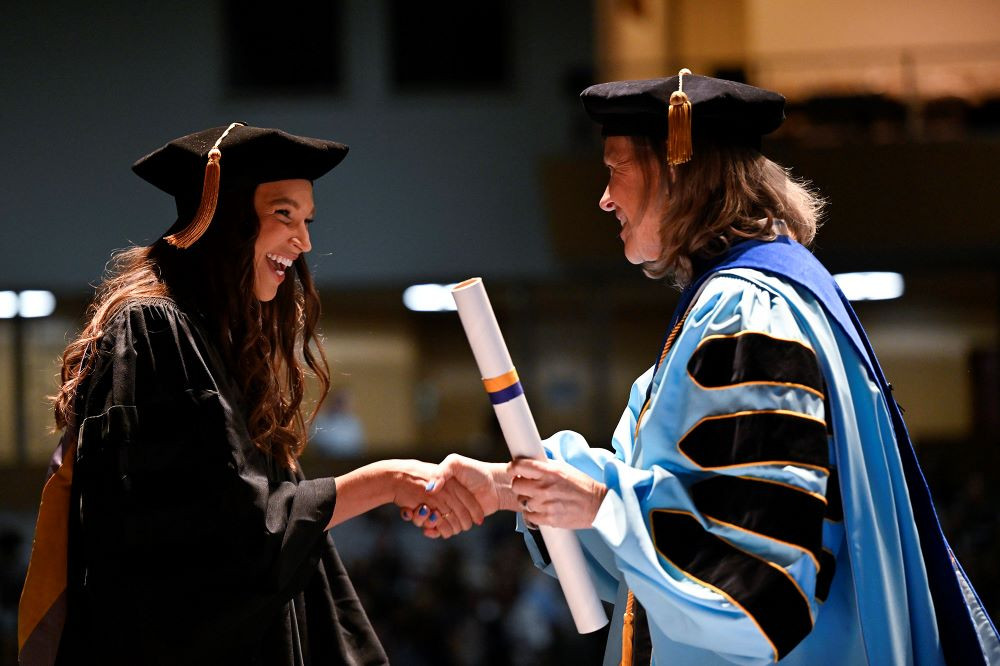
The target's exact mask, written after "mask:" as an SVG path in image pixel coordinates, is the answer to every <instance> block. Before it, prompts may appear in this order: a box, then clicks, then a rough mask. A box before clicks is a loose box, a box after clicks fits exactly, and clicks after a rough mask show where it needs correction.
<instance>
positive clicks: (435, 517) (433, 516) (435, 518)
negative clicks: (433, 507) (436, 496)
mask: <svg viewBox="0 0 1000 666" xmlns="http://www.w3.org/2000/svg"><path fill="white" fill-rule="evenodd" d="M437 519H438V515H437V511H435V512H434V513H432V514H431V517H430V518H428V520H429V521H431V522H432V523H436V522H437Z"/></svg>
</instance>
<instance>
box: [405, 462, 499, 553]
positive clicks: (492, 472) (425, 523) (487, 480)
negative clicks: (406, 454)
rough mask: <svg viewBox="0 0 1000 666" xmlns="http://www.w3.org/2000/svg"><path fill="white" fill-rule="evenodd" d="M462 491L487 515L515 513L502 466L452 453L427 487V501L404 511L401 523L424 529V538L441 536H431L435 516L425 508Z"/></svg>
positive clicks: (432, 534) (433, 531)
mask: <svg viewBox="0 0 1000 666" xmlns="http://www.w3.org/2000/svg"><path fill="white" fill-rule="evenodd" d="M458 489H461V490H458ZM462 491H465V492H467V493H469V494H471V496H472V497H473V498H474V499H475V501H476V503H477V504H478V506H479V507H481V508H482V511H483V513H484V514H485V515H487V516H488V515H491V514H493V513H496V512H497V511H500V510H506V511H516V510H517V498H516V497H515V496H514V493H513V491H511V475H510V473H509V472H508V469H507V464H506V463H487V462H482V461H480V460H475V459H474V458H467V457H465V456H461V455H458V454H457V453H452V454H451V455H449V456H448V457H447V458H445V459H444V460H443V461H441V464H440V465H438V466H437V473H436V475H435V476H434V478H432V479H431V482H430V483H429V484H428V486H427V492H428V494H429V495H430V496H431V498H432V499H431V500H430V502H427V503H425V504H421V505H420V506H418V507H416V508H415V509H410V508H404V509H403V510H402V511H400V515H401V517H402V518H403V520H408V521H410V522H412V523H413V524H414V525H416V526H417V527H422V528H424V534H426V535H427V536H430V537H435V536H444V535H443V534H440V535H439V534H436V533H435V531H436V530H435V529H434V521H433V520H431V519H432V518H434V515H435V514H434V511H433V510H431V509H430V508H429V507H430V506H436V505H438V504H439V502H440V500H439V499H438V498H440V497H447V496H448V495H449V493H456V492H457V493H459V494H460V495H461V494H462ZM479 522H481V521H479ZM477 524H479V523H478V522H477Z"/></svg>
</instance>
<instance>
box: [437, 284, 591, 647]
mask: <svg viewBox="0 0 1000 666" xmlns="http://www.w3.org/2000/svg"><path fill="white" fill-rule="evenodd" d="M452 296H454V298H455V304H456V305H457V306H458V316H459V318H461V320H462V327H463V328H464V329H465V335H466V337H468V338H469V345H470V346H471V347H472V354H473V356H475V357H476V364H477V365H478V366H479V372H480V374H482V376H483V381H484V382H487V385H488V386H489V383H488V382H489V380H491V379H494V378H502V377H505V376H506V377H507V380H506V381H504V380H502V379H501V380H500V383H499V384H496V383H495V384H494V385H495V386H501V385H504V384H511V386H510V388H509V389H507V392H506V394H504V391H496V392H494V391H493V390H492V389H489V390H490V399H491V401H492V402H493V410H494V411H495V412H496V415H497V420H498V421H499V422H500V428H501V430H503V436H504V439H506V440H507V448H509V449H510V453H511V456H513V457H514V458H515V459H517V458H537V459H538V460H545V458H546V456H545V450H544V449H543V448H542V438H541V437H540V436H539V435H538V427H537V426H536V425H535V420H534V418H532V416H531V409H529V408H528V401H527V400H526V399H525V397H524V393H523V392H522V391H521V389H520V383H519V382H517V375H516V374H515V373H514V364H513V362H512V361H511V358H510V352H508V351H507V345H506V343H504V340H503V334H502V333H501V332H500V326H499V325H498V324H497V319H496V315H494V314H493V307H492V306H491V305H490V299H489V296H487V295H486V289H485V288H484V287H483V281H482V279H480V278H471V279H469V280H466V281H465V282H462V283H460V284H458V285H456V286H455V287H454V288H452ZM500 400H503V402H500ZM539 529H540V530H541V532H542V538H543V539H544V540H545V547H546V548H547V549H548V551H549V557H550V558H551V559H552V564H553V566H555V569H556V574H557V575H558V577H559V584H560V585H561V586H562V591H563V595H565V597H566V603H567V604H569V609H570V612H571V613H572V615H573V621H574V622H575V623H576V629H577V631H579V632H580V633H581V634H586V633H590V632H592V631H597V630H598V629H600V628H601V627H603V626H604V625H606V624H607V623H608V617H607V615H606V614H605V612H604V607H603V606H602V605H601V600H600V599H599V598H598V596H597V591H596V590H595V589H594V583H593V581H591V579H590V574H589V573H588V572H587V564H586V562H585V561H584V559H583V551H582V550H581V549H580V542H579V541H578V540H577V538H576V535H575V534H573V532H572V530H566V529H561V528H558V527H549V526H546V525H542V526H540V528H539Z"/></svg>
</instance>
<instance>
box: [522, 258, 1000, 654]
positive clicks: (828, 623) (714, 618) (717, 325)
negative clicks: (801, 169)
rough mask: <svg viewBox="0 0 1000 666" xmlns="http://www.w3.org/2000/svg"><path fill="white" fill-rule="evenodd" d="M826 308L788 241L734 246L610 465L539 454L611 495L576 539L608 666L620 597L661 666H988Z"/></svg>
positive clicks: (966, 594)
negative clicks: (606, 610) (604, 620)
mask: <svg viewBox="0 0 1000 666" xmlns="http://www.w3.org/2000/svg"><path fill="white" fill-rule="evenodd" d="M760 269H764V270H760ZM831 294H832V295H831ZM837 297H839V294H838V292H837V290H836V288H835V287H834V286H833V281H832V278H830V277H829V274H828V273H826V271H825V269H822V267H821V266H819V264H818V262H816V261H815V259H813V258H812V256H811V255H810V254H809V253H808V252H807V251H806V250H805V249H804V248H802V247H801V246H799V245H798V244H795V243H794V242H791V241H789V240H787V239H781V240H780V241H778V242H775V243H761V242H756V241H751V242H748V243H744V244H741V245H739V246H737V247H736V248H734V250H733V251H731V253H730V254H729V255H728V256H727V257H724V258H723V259H722V260H721V261H720V262H719V263H718V265H717V266H716V267H715V268H714V270H711V271H707V272H706V274H705V276H703V278H702V279H700V280H698V281H696V282H695V284H693V285H692V287H691V288H689V290H688V291H687V292H686V293H685V294H684V296H683V297H682V303H681V305H680V306H679V308H678V310H679V313H678V316H680V312H682V311H688V305H689V304H691V306H690V310H689V314H688V317H687V319H686V321H685V323H684V325H683V328H682V329H681V331H680V334H679V335H678V336H677V339H676V340H675V342H674V344H673V346H672V349H671V351H670V353H669V354H668V355H667V356H666V358H665V359H664V360H663V362H662V363H659V364H657V365H656V366H654V367H653V368H651V369H650V370H649V371H647V372H646V373H644V374H643V375H642V376H641V377H639V378H638V379H637V380H636V382H635V384H633V387H632V391H631V393H630V396H629V401H628V407H627V408H626V410H625V413H624V415H623V416H622V419H621V422H620V423H619V426H618V428H617V429H616V430H615V434H614V437H613V445H614V449H615V450H614V452H613V453H612V452H610V451H607V450H604V449H592V448H590V447H589V446H588V445H587V443H586V442H585V441H584V440H583V438H582V437H581V436H580V435H578V434H576V433H572V432H562V433H558V434H556V435H555V436H553V437H552V438H550V439H549V440H547V441H546V442H545V445H546V450H547V452H548V453H549V455H550V456H552V457H553V458H558V459H562V460H565V461H566V462H568V463H570V464H571V465H573V466H575V467H577V468H578V469H580V470H582V471H583V472H585V473H587V474H589V475H590V476H592V477H593V478H595V479H597V480H599V481H601V482H603V483H605V484H606V485H607V486H608V491H609V492H608V495H607V497H606V498H605V501H604V503H603V504H602V506H601V508H600V510H599V512H598V514H597V517H596V518H595V520H594V523H593V528H592V529H590V530H581V531H579V532H578V535H579V538H580V541H581V543H582V544H583V546H584V549H585V553H586V555H587V558H588V561H589V562H590V564H591V569H592V574H593V577H594V579H595V582H596V584H597V587H598V590H599V592H600V593H601V595H602V597H603V598H605V600H607V601H611V602H615V604H616V608H615V612H614V617H613V619H612V631H611V637H610V638H609V643H608V651H607V654H606V658H605V663H607V664H617V663H618V660H619V659H620V652H621V637H620V635H621V625H622V611H623V609H624V598H625V594H626V592H627V590H628V589H631V590H633V592H634V593H635V595H636V598H637V599H638V601H639V602H641V604H642V605H643V607H644V608H645V610H646V613H647V617H648V620H649V632H650V638H651V640H652V655H653V663H656V664H713V663H739V664H758V663H770V662H773V661H775V660H777V659H779V658H780V659H781V663H783V664H785V663H787V664H822V663H837V664H856V663H857V664H864V663H870V664H911V663H912V664H943V663H945V658H946V656H947V659H948V661H949V662H951V663H994V660H995V661H996V662H997V663H1000V642H998V641H997V637H996V630H995V629H994V628H993V627H992V624H991V623H990V621H989V618H988V617H987V616H986V614H985V612H984V611H983V609H982V607H981V605H980V604H979V603H978V599H977V598H976V597H975V593H974V592H973V591H972V589H971V586H968V583H967V580H966V579H965V577H964V574H962V572H961V569H960V567H958V566H957V562H953V560H951V559H950V558H951V555H950V549H947V544H946V542H944V541H943V537H941V535H940V529H939V527H937V524H936V519H935V518H934V517H933V509H932V508H930V514H931V515H930V517H929V518H928V516H927V515H924V514H926V513H927V510H928V509H929V500H928V499H927V498H926V497H923V496H921V495H920V492H921V491H922V492H923V493H924V495H925V496H926V487H925V486H923V485H922V484H923V480H922V478H919V467H916V475H917V476H914V474H913V473H912V472H913V467H915V466H916V463H915V460H910V459H908V458H907V454H908V455H909V457H910V458H912V455H913V454H912V449H911V448H910V447H909V442H908V439H906V434H905V428H904V427H903V426H902V423H901V420H899V417H898V412H896V411H895V410H896V405H895V403H894V402H890V401H891V397H890V398H889V400H887V399H886V397H885V392H886V391H885V389H884V388H883V386H884V378H883V377H882V376H881V372H880V370H878V366H877V362H874V357H873V356H872V357H871V359H868V358H866V355H867V354H870V349H869V348H868V346H867V341H866V340H865V339H864V338H863V337H862V336H863V332H861V331H860V327H859V326H855V327H854V328H852V327H850V326H849V324H851V323H853V322H852V321H850V314H852V313H850V311H849V306H847V304H846V301H843V300H842V299H841V303H840V305H839V306H838V305H837V303H832V304H831V301H832V299H833V298H837ZM692 303H693V304H692ZM838 308H839V310H838ZM845 314H846V315H847V316H846V317H845ZM845 319H847V321H846V322H845ZM741 344H742V345H745V348H743V349H742V350H740V347H739V345H741ZM734 350H735V351H734ZM759 357H763V358H764V359H765V360H766V362H760V361H759ZM783 359H792V360H791V361H788V362H785V360H783ZM727 360H728V361H729V362H730V365H731V366H734V367H736V366H738V367H736V369H732V368H730V370H732V371H731V372H730V371H729V370H727V369H726V368H725V367H723V366H725V365H726V362H727ZM734 364H735V365H734ZM755 364H756V366H755ZM744 366H746V367H744ZM817 370H818V372H819V374H820V375H821V379H819V380H817V377H816V371H817ZM706 382H707V384H708V385H706ZM647 398H648V401H649V404H648V407H647V410H646V411H645V413H643V414H642V419H641V423H640V426H639V429H638V437H637V438H636V437H635V436H634V434H635V433H636V422H637V419H638V418H639V415H640V413H641V412H642V409H643V406H644V405H645V404H646V402H647ZM816 424H822V427H821V428H817V427H816ZM900 431H902V434H900ZM827 435H828V436H827ZM900 438H901V439H903V440H904V441H901V442H897V439H900ZM831 474H836V475H839V479H840V482H839V484H838V483H835V482H834V483H828V482H829V481H831V480H832V479H835V478H836V477H831ZM907 476H910V477H911V478H909V479H907ZM837 490H839V491H840V492H839V493H838V492H837ZM838 495H839V497H838ZM841 497H842V501H841ZM914 506H916V507H917V508H918V509H919V510H920V511H921V512H922V513H921V515H920V516H918V517H917V518H916V519H915V516H914ZM741 507H743V508H742V509H741ZM928 521H933V524H932V525H931V524H929V522H928ZM934 529H937V533H936V535H935V534H934ZM922 538H923V540H924V543H923V544H921V539H922ZM527 542H528V546H529V550H531V551H532V554H533V556H534V558H535V560H536V563H538V564H539V565H540V566H545V565H546V564H547V563H546V562H545V561H544V557H543V556H542V554H541V553H540V552H539V550H538V548H537V544H536V543H535V541H534V538H528V539H527ZM922 546H923V549H922ZM942 548H943V549H944V550H945V551H946V552H945V553H944V554H942V552H939V551H941V550H942ZM925 557H929V558H930V559H929V560H928V561H929V562H930V563H931V564H932V565H933V568H932V570H931V571H930V576H929V573H928V567H927V566H926V565H925ZM834 562H835V564H834ZM942 565H945V566H946V570H945V567H944V566H942ZM831 576H832V580H831ZM824 578H825V580H824ZM932 590H933V591H935V593H936V595H937V598H936V600H935V598H934V595H932ZM935 603H937V606H938V608H937V611H938V612H937V614H936V613H935ZM956 605H960V606H961V608H958V609H957V610H956ZM939 625H942V626H941V627H939ZM639 631H641V629H639ZM970 655H971V656H970Z"/></svg>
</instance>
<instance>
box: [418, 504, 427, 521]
mask: <svg viewBox="0 0 1000 666" xmlns="http://www.w3.org/2000/svg"><path fill="white" fill-rule="evenodd" d="M417 513H419V514H420V517H421V518H423V517H424V516H426V515H427V507H426V506H422V507H420V511H418V512H417Z"/></svg>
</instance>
